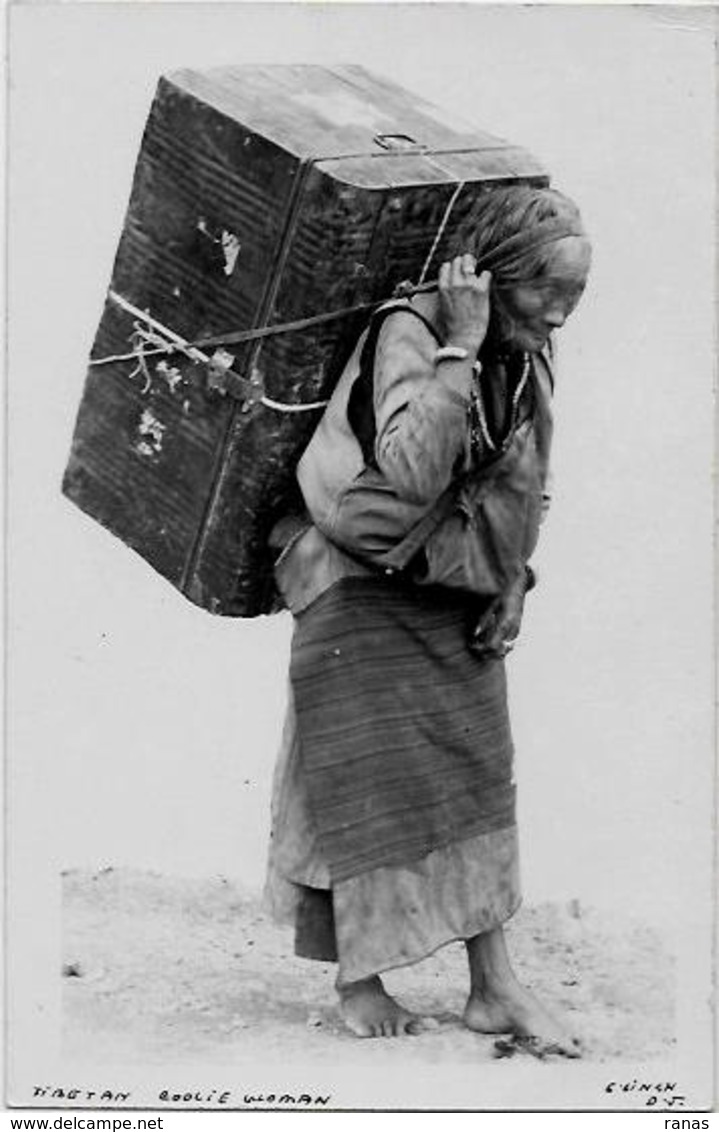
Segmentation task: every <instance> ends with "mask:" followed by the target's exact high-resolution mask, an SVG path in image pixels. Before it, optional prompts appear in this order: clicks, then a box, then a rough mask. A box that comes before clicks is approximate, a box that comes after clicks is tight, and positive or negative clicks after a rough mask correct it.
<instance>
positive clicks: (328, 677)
mask: <svg viewBox="0 0 719 1132" xmlns="http://www.w3.org/2000/svg"><path fill="white" fill-rule="evenodd" d="M472 612H476V611H469V610H468V608H467V605H466V602H464V601H462V600H461V599H459V598H457V597H451V596H448V595H447V594H438V593H436V592H432V591H430V590H427V591H422V590H418V589H417V588H412V589H410V588H408V587H403V586H401V585H399V584H398V583H396V582H395V581H393V580H386V579H384V578H381V577H371V578H346V579H343V580H342V581H340V582H338V583H336V584H335V585H334V586H333V587H332V588H331V589H330V590H328V591H326V592H325V593H324V594H323V595H322V596H321V597H320V598H318V599H317V601H315V602H314V603H313V604H312V605H311V606H310V607H309V608H308V609H307V610H306V611H305V612H304V613H302V614H301V615H300V616H299V617H298V618H297V619H296V623H295V633H294V637H293V643H292V656H291V663H290V696H289V704H288V714H287V719H286V723H285V729H284V735H283V742H282V749H281V751H280V757H279V759H278V763H277V768H276V773H275V782H274V788H273V805H272V836H271V843H270V860H269V871H268V885H267V893H268V896H269V899H270V904H271V906H272V908H273V910H274V912H275V914H276V915H277V917H278V918H279V919H284V920H289V921H291V922H292V923H294V926H295V949H296V951H297V953H298V954H300V955H304V956H306V957H308V958H314V959H320V960H323V961H335V960H336V961H337V962H338V963H339V979H340V981H341V982H352V981H355V980H357V979H362V978H367V977H369V976H370V975H374V974H377V973H379V972H381V971H385V970H388V969H390V968H393V967H398V966H404V965H406V964H408V963H413V962H417V961H418V960H420V959H422V958H424V957H425V956H427V955H429V954H431V953H432V952H433V951H435V950H437V948H439V947H441V946H442V945H443V944H445V943H449V942H450V941H452V940H458V939H469V938H471V937H472V936H475V935H478V934H479V933H481V932H485V931H488V930H490V929H491V928H493V927H496V926H498V925H499V924H501V923H503V922H504V921H505V920H507V919H508V918H509V917H510V916H511V915H512V914H513V912H514V911H515V910H516V908H517V907H518V905H519V901H520V894H519V881H518V865H517V831H516V823H515V788H514V784H513V780H512V761H513V748H512V740H511V732H510V727H509V718H508V710H507V691H506V680H505V671H504V664H503V662H502V661H499V660H480V659H478V658H477V657H476V656H475V655H474V654H473V653H471V652H470V650H469V649H468V648H467V644H466V640H467V628H468V624H467V622H468V617H469V616H470V614H471V613H472Z"/></svg>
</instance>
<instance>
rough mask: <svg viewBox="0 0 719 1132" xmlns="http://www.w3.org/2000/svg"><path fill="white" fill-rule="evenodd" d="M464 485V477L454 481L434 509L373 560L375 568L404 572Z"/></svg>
mask: <svg viewBox="0 0 719 1132" xmlns="http://www.w3.org/2000/svg"><path fill="white" fill-rule="evenodd" d="M463 484H464V477H462V478H460V479H457V480H454V481H453V482H452V483H451V484H450V485H449V487H447V488H445V490H444V491H443V492H442V494H441V495H440V497H439V499H438V500H437V501H436V503H435V504H434V507H432V509H431V510H430V511H428V512H427V514H426V515H424V516H423V517H422V518H421V519H420V520H419V522H418V523H415V525H414V526H413V527H412V529H411V531H409V532H408V533H407V534H406V535H405V536H404V538H403V539H402V541H401V542H398V543H397V545H396V546H393V547H392V549H391V550H388V551H387V552H386V553H385V554H379V555H376V556H375V557H374V558H373V563H374V565H375V566H379V568H380V569H381V570H384V572H385V573H386V574H394V573H396V572H398V571H400V570H406V568H407V567H408V566H409V564H410V562H411V561H412V559H413V558H414V556H415V555H416V554H418V553H419V551H420V550H422V548H423V547H424V546H426V545H427V543H428V542H429V539H430V538H431V537H432V535H433V534H434V532H435V531H436V530H437V528H438V527H439V526H440V524H441V523H443V522H444V520H445V519H447V518H449V516H450V515H451V513H452V511H453V510H454V507H455V505H456V503H457V500H458V499H459V495H460V492H461V490H462V487H463Z"/></svg>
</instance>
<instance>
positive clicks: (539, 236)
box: [477, 218, 586, 283]
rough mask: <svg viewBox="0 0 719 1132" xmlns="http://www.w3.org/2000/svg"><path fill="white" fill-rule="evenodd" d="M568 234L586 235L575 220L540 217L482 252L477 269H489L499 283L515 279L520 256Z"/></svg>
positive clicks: (524, 255) (522, 256) (519, 264)
mask: <svg viewBox="0 0 719 1132" xmlns="http://www.w3.org/2000/svg"><path fill="white" fill-rule="evenodd" d="M568 236H579V237H586V232H585V231H584V229H583V227H582V226H581V224H580V223H578V222H577V221H576V220H562V219H559V218H556V219H551V220H543V221H540V223H538V224H534V225H533V226H532V227H528V228H525V229H524V230H523V231H521V232H517V233H516V234H515V235H514V236H508V237H507V239H506V240H502V241H501V242H500V243H498V244H495V246H494V247H493V248H490V249H489V250H488V251H485V252H482V253H481V254H480V256H479V258H478V261H477V272H478V273H479V272H481V271H491V272H492V273H493V274H494V275H495V277H496V279H497V282H500V283H502V282H511V281H516V280H517V279H518V278H521V273H518V272H516V268H518V267H520V266H521V262H522V260H523V259H525V258H526V257H527V256H528V255H529V254H530V253H532V252H535V251H537V249H538V248H541V247H544V245H545V244H553V243H556V242H557V241H558V240H564V239H566V238H567V237H568Z"/></svg>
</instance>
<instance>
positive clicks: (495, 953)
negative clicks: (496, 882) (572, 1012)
mask: <svg viewBox="0 0 719 1132" xmlns="http://www.w3.org/2000/svg"><path fill="white" fill-rule="evenodd" d="M466 946H467V958H468V959H469V972H470V978H471V990H470V994H469V999H468V1000H467V1006H466V1007H465V1011H464V1021H465V1024H466V1025H467V1026H468V1027H469V1029H470V1030H477V1031H478V1032H479V1033H481V1034H512V1035H514V1036H515V1037H516V1038H517V1039H518V1041H519V1043H521V1042H522V1041H523V1040H526V1041H527V1042H529V1041H531V1043H532V1044H531V1051H530V1052H532V1053H533V1054H534V1055H535V1056H536V1057H544V1056H547V1055H549V1054H557V1055H559V1056H561V1057H581V1048H580V1045H579V1042H578V1041H577V1039H576V1038H575V1037H574V1036H573V1035H572V1034H570V1033H569V1031H568V1030H567V1028H566V1026H564V1025H563V1024H562V1023H561V1022H559V1021H558V1020H557V1019H556V1018H555V1017H554V1015H553V1014H551V1013H550V1011H549V1010H547V1009H546V1007H544V1006H542V1004H541V1002H540V1001H539V999H537V998H535V996H534V995H533V994H532V993H531V991H528V990H527V989H526V987H523V986H522V984H521V983H520V982H519V981H518V979H517V976H516V975H515V973H514V971H513V970H512V965H511V963H510V961H509V954H508V952H507V945H506V941H505V938H504V932H503V931H502V928H501V927H498V928H493V929H492V930H491V931H489V932H484V933H482V934H481V935H477V936H474V938H473V939H469V940H467V944H466Z"/></svg>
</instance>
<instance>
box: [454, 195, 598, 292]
mask: <svg viewBox="0 0 719 1132" xmlns="http://www.w3.org/2000/svg"><path fill="white" fill-rule="evenodd" d="M568 236H580V237H583V238H586V231H585V229H584V225H583V224H582V218H581V216H580V214H579V209H578V208H577V206H576V205H575V204H574V202H573V201H571V200H570V199H569V198H568V197H565V196H564V195H563V194H562V193H559V192H557V191H556V189H548V188H535V187H533V186H531V185H512V186H509V187H507V188H503V189H491V190H490V191H489V192H487V193H485V194H483V195H482V196H481V197H480V198H479V200H478V201H477V202H476V203H475V205H474V207H473V208H472V210H471V212H470V214H469V216H468V217H467V218H466V220H465V221H464V223H463V225H462V227H461V229H460V231H459V233H458V234H457V236H456V237H455V240H454V245H455V252H454V254H457V253H458V252H459V251H471V252H473V253H474V255H475V256H476V258H477V271H478V272H479V271H491V272H492V274H493V276H494V280H495V282H497V283H499V284H502V283H519V282H526V281H528V280H529V279H533V278H536V277H537V276H538V275H540V274H541V273H542V271H543V270H544V268H545V267H546V263H547V259H548V257H547V254H546V250H547V247H548V245H551V244H553V243H556V242H557V240H563V239H565V238H566V237H568Z"/></svg>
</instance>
